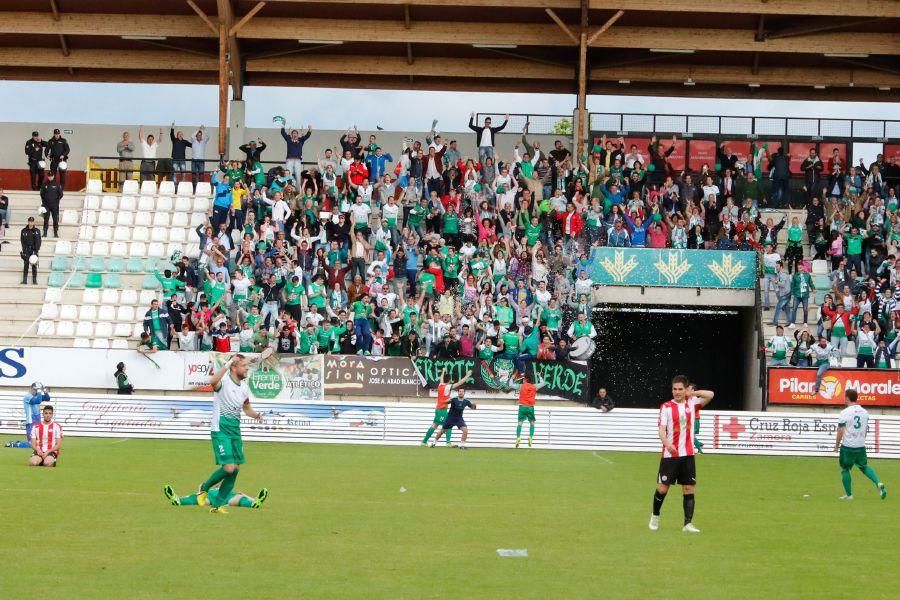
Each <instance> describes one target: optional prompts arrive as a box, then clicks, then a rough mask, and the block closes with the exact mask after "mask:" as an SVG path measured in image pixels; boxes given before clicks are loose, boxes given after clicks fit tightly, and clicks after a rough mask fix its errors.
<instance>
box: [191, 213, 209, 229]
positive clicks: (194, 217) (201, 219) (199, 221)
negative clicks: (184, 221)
mask: <svg viewBox="0 0 900 600" xmlns="http://www.w3.org/2000/svg"><path fill="white" fill-rule="evenodd" d="M197 225H206V213H199V212H195V213H191V229H196V228H197Z"/></svg>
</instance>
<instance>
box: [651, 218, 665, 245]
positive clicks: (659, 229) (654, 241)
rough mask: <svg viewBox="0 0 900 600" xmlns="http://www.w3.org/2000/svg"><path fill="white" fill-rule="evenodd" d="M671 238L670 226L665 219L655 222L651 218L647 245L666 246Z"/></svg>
mask: <svg viewBox="0 0 900 600" xmlns="http://www.w3.org/2000/svg"><path fill="white" fill-rule="evenodd" d="M668 239H669V227H668V225H666V224H665V223H664V222H663V221H659V222H655V221H653V220H652V219H651V220H650V225H649V226H648V227H647V247H648V248H665V247H666V243H667V242H668Z"/></svg>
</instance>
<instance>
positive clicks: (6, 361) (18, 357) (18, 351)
mask: <svg viewBox="0 0 900 600" xmlns="http://www.w3.org/2000/svg"><path fill="white" fill-rule="evenodd" d="M24 358H25V348H3V349H2V350H0V378H4V377H6V378H8V379H19V378H20V377H24V376H25V373H27V372H28V368H27V367H26V366H25V365H24V364H23V362H22V361H23V360H24Z"/></svg>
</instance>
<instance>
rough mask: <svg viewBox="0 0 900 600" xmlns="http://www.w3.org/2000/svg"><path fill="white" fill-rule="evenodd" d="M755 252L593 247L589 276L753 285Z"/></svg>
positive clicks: (627, 281)
mask: <svg viewBox="0 0 900 600" xmlns="http://www.w3.org/2000/svg"><path fill="white" fill-rule="evenodd" d="M756 276H757V275H756V252H741V251H728V250H672V249H668V248H666V249H656V248H606V247H602V248H593V249H592V251H591V265H590V277H591V280H592V281H593V282H594V283H596V284H600V285H629V286H631V285H644V286H662V287H699V288H723V289H752V288H753V287H754V286H755V285H756Z"/></svg>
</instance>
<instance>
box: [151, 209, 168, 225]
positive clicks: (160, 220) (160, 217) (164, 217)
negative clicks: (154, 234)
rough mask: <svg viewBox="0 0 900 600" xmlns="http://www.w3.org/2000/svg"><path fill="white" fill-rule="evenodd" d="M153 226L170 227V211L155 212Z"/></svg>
mask: <svg viewBox="0 0 900 600" xmlns="http://www.w3.org/2000/svg"><path fill="white" fill-rule="evenodd" d="M153 226H154V227H168V226H169V213H167V212H156V213H153Z"/></svg>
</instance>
